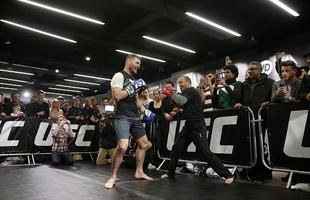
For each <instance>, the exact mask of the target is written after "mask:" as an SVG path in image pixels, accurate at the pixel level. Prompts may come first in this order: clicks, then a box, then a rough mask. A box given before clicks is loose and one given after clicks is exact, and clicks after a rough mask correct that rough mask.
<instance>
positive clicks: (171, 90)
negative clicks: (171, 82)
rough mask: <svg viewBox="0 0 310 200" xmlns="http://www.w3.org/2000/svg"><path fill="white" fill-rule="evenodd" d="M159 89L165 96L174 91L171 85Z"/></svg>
mask: <svg viewBox="0 0 310 200" xmlns="http://www.w3.org/2000/svg"><path fill="white" fill-rule="evenodd" d="M161 91H162V93H163V95H165V96H167V97H170V96H171V95H172V94H173V93H174V92H175V90H174V88H172V87H163V88H162V90H161Z"/></svg>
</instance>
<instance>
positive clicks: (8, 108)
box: [3, 101, 26, 116]
mask: <svg viewBox="0 0 310 200" xmlns="http://www.w3.org/2000/svg"><path fill="white" fill-rule="evenodd" d="M16 105H19V106H20V108H21V111H22V112H23V113H25V114H26V106H25V104H24V103H23V102H21V101H20V102H18V103H14V102H12V101H11V102H9V103H7V104H5V105H4V108H3V111H4V112H5V114H6V115H8V116H9V115H10V114H11V113H13V112H14V110H13V107H14V106H16Z"/></svg>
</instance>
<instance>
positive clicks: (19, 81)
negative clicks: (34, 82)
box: [0, 77, 29, 83]
mask: <svg viewBox="0 0 310 200" xmlns="http://www.w3.org/2000/svg"><path fill="white" fill-rule="evenodd" d="M0 80H5V81H13V82H18V83H29V82H28V81H24V80H18V79H12V78H5V77H0Z"/></svg>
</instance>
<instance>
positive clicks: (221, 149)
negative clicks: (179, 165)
mask: <svg viewBox="0 0 310 200" xmlns="http://www.w3.org/2000/svg"><path fill="white" fill-rule="evenodd" d="M204 118H205V123H206V125H207V129H208V136H207V137H208V141H209V146H210V150H211V151H212V152H213V153H215V154H216V155H217V156H218V157H219V158H220V159H221V160H222V161H223V162H224V163H225V164H232V165H245V166H248V165H250V164H251V163H253V160H252V154H251V153H252V152H253V150H252V149H251V138H250V125H249V121H250V118H249V112H248V110H247V109H245V108H242V109H227V110H218V111H211V112H205V113H204ZM184 124H185V120H177V121H172V122H171V123H170V127H169V135H168V140H167V149H168V150H169V151H171V150H172V146H173V144H174V141H175V138H176V135H177V134H178V133H179V132H180V131H181V130H182V127H183V126H184ZM195 151H196V148H195V146H194V144H193V143H192V144H190V146H189V147H188V149H187V153H186V154H184V158H185V159H190V160H195V159H197V158H198V157H199V153H198V154H197V153H196V152H195Z"/></svg>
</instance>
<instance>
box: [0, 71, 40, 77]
mask: <svg viewBox="0 0 310 200" xmlns="http://www.w3.org/2000/svg"><path fill="white" fill-rule="evenodd" d="M0 72H7V73H13V74H23V75H29V76H33V75H34V74H33V73H28V72H21V71H12V70H6V69H0Z"/></svg>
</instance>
